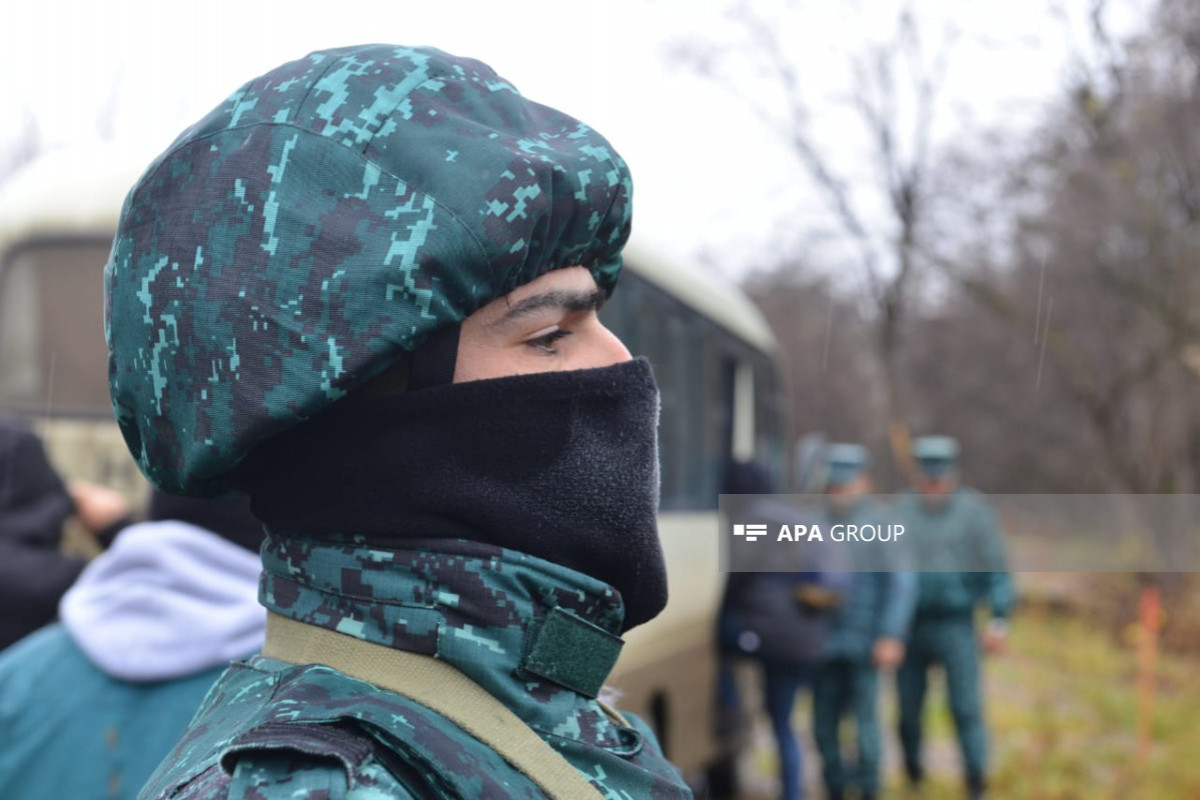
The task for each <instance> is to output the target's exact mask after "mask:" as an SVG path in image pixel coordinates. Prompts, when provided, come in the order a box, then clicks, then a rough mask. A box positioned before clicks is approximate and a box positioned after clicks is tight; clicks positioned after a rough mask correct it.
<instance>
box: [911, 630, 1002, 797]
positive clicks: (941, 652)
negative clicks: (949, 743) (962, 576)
mask: <svg viewBox="0 0 1200 800" xmlns="http://www.w3.org/2000/svg"><path fill="white" fill-rule="evenodd" d="M939 664H940V665H941V666H942V667H944V668H945V670H946V689H947V693H948V694H949V700H950V714H951V716H953V718H954V728H955V731H956V732H957V734H958V745H959V748H960V750H961V751H962V758H963V765H964V767H965V768H966V774H967V778H968V780H976V781H981V780H982V779H983V778H984V776H985V773H986V770H987V734H986V732H985V730H984V723H983V698H982V693H981V692H980V687H979V643H978V641H977V640H976V637H975V624H974V620H973V619H972V618H971V617H970V616H968V615H962V616H954V617H947V618H940V619H920V618H918V619H917V620H916V621H915V622H914V623H913V628H912V634H911V635H910V636H909V640H908V653H907V655H906V656H905V659H904V664H903V665H901V667H900V670H899V672H897V674H896V689H897V693H898V694H899V696H900V743H901V745H902V746H903V748H904V763H905V767H907V769H908V773H909V775H910V776H913V775H921V774H923V770H922V765H921V733H922V732H921V714H922V710H923V708H924V705H925V694H926V690H927V688H928V677H929V670H930V668H931V667H933V666H935V665H939Z"/></svg>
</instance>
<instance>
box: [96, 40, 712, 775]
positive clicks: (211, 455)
mask: <svg viewBox="0 0 1200 800" xmlns="http://www.w3.org/2000/svg"><path fill="white" fill-rule="evenodd" d="M630 199H631V184H630V179H629V174H628V170H627V169H626V166H625V164H624V162H623V161H622V160H621V158H620V157H619V156H618V155H617V154H616V152H614V151H613V149H612V147H611V146H610V145H609V144H608V143H607V142H606V141H605V140H604V139H603V138H602V137H600V136H599V135H598V134H597V133H596V132H594V131H593V130H591V129H590V128H588V127H587V126H586V125H584V124H582V123H580V122H578V121H577V120H574V119H572V118H570V117H568V116H566V115H564V114H562V113H560V112H558V111H555V110H553V109H550V108H547V107H545V106H541V105H538V104H537V103H534V102H531V101H529V100H526V99H525V98H523V97H522V96H521V95H520V94H519V93H518V92H517V91H516V90H515V89H514V88H513V87H512V85H510V84H509V83H507V82H506V81H504V80H503V79H502V78H500V77H498V76H497V75H496V74H495V73H494V72H492V70H491V69H489V68H488V67H486V66H485V65H483V64H480V63H479V62H476V61H470V60H467V59H462V58H456V57H453V56H450V55H447V54H445V53H442V52H440V51H437V50H432V49H427V48H404V47H396V46H390V45H370V46H361V47H348V48H343V49H338V50H330V51H324V52H317V53H313V54H311V55H309V56H307V57H305V58H303V59H300V60H298V61H294V62H291V63H288V64H285V65H283V66H281V67H279V68H277V69H275V70H273V71H271V72H269V73H267V74H266V75H264V76H262V77H260V78H257V79H255V80H253V81H251V82H250V83H248V84H246V86H244V87H243V88H242V89H240V90H238V91H237V92H236V93H235V94H233V95H232V96H231V97H230V98H229V99H228V100H227V101H226V102H225V103H223V104H222V105H220V106H219V107H218V108H217V109H215V110H214V111H213V112H211V113H210V114H209V115H208V116H206V117H205V118H203V119H202V120H201V121H200V122H198V123H197V124H196V125H194V126H193V127H191V128H189V129H188V130H187V131H185V132H184V133H183V134H182V135H181V136H180V138H179V139H178V140H177V141H176V142H175V143H174V144H173V145H172V146H171V147H170V148H169V149H168V150H167V152H166V153H164V154H163V155H162V156H160V157H159V158H158V159H157V160H156V161H155V162H154V163H153V164H152V165H151V166H150V168H149V169H148V170H147V171H146V173H145V174H144V175H143V176H142V177H141V178H140V179H139V181H138V183H137V185H135V186H134V188H133V190H132V191H131V192H130V194H129V196H128V198H127V200H126V202H125V206H124V208H123V211H122V216H121V223H120V226H119V229H118V232H117V236H116V239H115V241H114V244H113V248H112V253H111V257H110V260H109V263H108V265H107V268H106V270H105V288H106V317H105V319H106V335H107V337H108V345H109V352H110V358H109V375H110V384H111V390H112V397H113V407H114V411H115V413H116V416H117V419H118V422H119V424H120V426H121V430H122V432H123V434H124V436H125V439H126V442H127V443H128V444H129V447H130V449H131V451H132V452H133V454H134V456H135V457H136V458H137V460H138V462H139V464H140V465H141V467H142V469H143V470H144V471H145V473H146V474H147V476H149V477H150V479H151V480H152V481H154V482H155V483H156V484H157V485H159V486H160V487H162V488H164V489H166V490H169V491H173V492H178V493H185V494H194V495H213V494H219V493H223V492H226V491H230V490H238V491H243V492H245V493H247V494H249V495H250V497H251V502H252V507H253V509H254V512H255V514H256V516H258V517H259V518H260V519H261V520H262V521H263V522H264V523H265V526H266V530H267V538H266V540H265V543H264V545H263V567H264V572H263V578H262V584H261V592H260V599H261V601H262V603H263V604H264V605H265V606H266V607H267V609H268V611H269V620H270V621H269V624H268V633H267V644H266V646H265V647H264V651H263V652H264V654H263V655H262V656H257V657H254V658H252V659H250V660H248V661H246V662H239V663H236V664H234V665H233V666H232V667H231V668H230V670H229V671H228V672H227V673H226V674H225V675H224V676H223V677H222V678H221V680H220V681H219V682H218V683H217V684H216V685H215V686H214V687H213V689H212V691H211V692H210V693H209V696H208V698H207V699H206V701H205V703H204V705H203V706H202V707H201V709H200V711H199V712H198V713H197V716H196V718H195V719H194V720H193V723H192V725H191V726H190V728H189V729H188V731H187V732H186V733H185V735H184V737H183V739H182V740H181V741H180V742H179V744H178V745H177V746H176V748H175V750H174V751H173V752H172V754H171V755H170V756H168V758H167V759H166V760H165V761H164V762H163V764H162V766H161V767H160V768H159V770H158V772H157V773H156V774H155V776H154V777H153V778H152V779H151V780H150V782H149V783H148V784H147V786H146V787H145V788H144V789H143V793H142V795H141V796H142V797H144V798H165V797H176V798H227V797H228V798H250V797H254V798H275V797H288V798H316V797H322V798H324V797H347V798H367V797H370V798H382V797H399V798H410V797H411V798H417V797H420V798H426V797H434V798H467V797H470V798H485V797H495V798H499V797H504V798H508V797H544V796H555V797H568V796H569V797H583V796H588V795H589V794H590V795H602V796H609V797H617V796H620V797H638V798H643V797H644V798H682V797H689V796H690V793H689V791H688V789H687V788H686V786H685V785H684V784H683V782H682V780H681V778H680V776H679V774H678V773H677V771H676V770H675V769H674V768H673V767H671V765H670V764H668V763H667V762H666V761H665V760H664V759H663V757H662V754H661V752H660V750H659V748H658V744H657V742H656V741H655V739H654V736H653V735H652V733H651V732H650V730H649V729H648V728H647V727H646V726H645V725H644V724H643V723H642V722H641V721H640V720H637V719H636V718H626V717H623V716H621V715H620V714H618V713H616V712H615V711H613V710H612V709H610V708H608V707H607V706H606V705H605V704H604V703H602V702H600V701H599V700H598V699H597V695H598V693H599V690H600V688H601V685H602V683H603V681H604V680H605V678H606V676H607V675H608V672H609V671H610V669H611V667H612V665H613V663H614V661H615V659H616V657H617V654H618V652H619V650H620V645H621V639H620V634H621V633H623V632H624V631H625V630H626V629H628V628H629V627H631V626H633V625H636V624H639V623H641V622H644V621H646V620H648V619H650V618H651V617H653V616H655V615H656V614H657V613H658V612H659V611H660V610H661V609H662V607H663V605H664V604H665V602H666V588H665V587H666V582H665V573H664V565H663V558H662V552H661V548H660V546H659V542H658V537H657V531H656V527H655V525H656V523H655V511H656V504H657V493H658V491H657V490H658V483H657V481H658V467H657V451H656V445H655V427H656V424H657V408H658V400H657V390H656V388H655V385H654V380H653V376H652V375H651V373H650V370H649V367H648V365H647V364H646V362H645V361H643V360H631V359H630V356H629V353H628V351H627V350H626V349H625V348H624V346H623V345H622V344H621V343H620V341H619V340H617V339H616V338H615V337H614V336H613V335H612V334H611V333H610V332H609V331H608V330H607V329H606V328H604V327H603V325H601V324H600V322H599V320H598V318H597V316H596V312H597V310H598V308H599V306H600V304H601V303H602V302H603V300H604V299H605V297H606V296H607V295H608V294H609V293H610V292H611V291H612V290H613V287H614V285H615V283H616V279H617V274H618V272H619V269H620V265H621V257H620V252H621V249H622V247H623V245H624V243H625V241H626V239H627V238H628V235H629V229H630ZM397 659H399V661H397ZM396 663H403V664H405V665H406V666H404V667H403V668H400V669H396V668H393V666H392V665H394V664H396ZM379 664H385V665H388V666H387V667H386V668H385V669H377V668H376V667H377V666H378V665H379ZM446 665H449V667H453V668H454V669H451V670H450V674H447V673H445V672H437V670H444V669H447V667H446ZM435 668H436V669H435ZM427 674H437V675H439V676H441V677H440V678H439V680H442V681H444V687H445V689H444V691H443V692H441V693H440V694H441V695H445V697H441V696H434V697H431V696H429V695H428V694H426V695H420V693H419V692H416V690H415V689H414V690H413V691H411V692H410V691H409V689H408V686H409V685H410V684H411V685H412V686H416V685H417V684H419V683H423V682H425V681H426V678H424V677H421V676H425V675H427ZM464 675H465V678H464V677H463V676H464ZM373 676H382V677H379V678H378V679H376V678H375V677H373ZM466 678H469V681H466V682H465V683H463V681H465V679H466ZM384 684H386V686H384ZM480 687H482V690H485V694H484V695H483V696H485V697H487V698H488V700H489V701H490V702H492V703H495V701H496V700H499V701H501V703H502V707H500V708H499V710H496V709H492V710H489V711H486V712H480V713H477V714H473V713H472V709H482V708H484V706H483V705H482V704H481V703H482V701H480V703H477V704H476V705H471V704H470V703H468V704H467V706H466V709H467V712H466V714H465V715H464V714H462V713H461V711H462V707H461V705H460V706H458V707H454V708H452V706H454V703H455V702H457V701H458V700H460V699H461V697H464V696H470V697H476V695H474V694H472V692H473V691H478V690H479V688H480ZM414 694H415V695H418V696H420V699H417V696H414ZM435 694H438V693H435ZM435 701H436V702H435ZM443 701H444V702H443ZM472 702H474V701H472ZM447 703H448V704H449V705H447ZM431 706H437V708H436V709H435V708H433V707H431ZM489 708H490V707H489ZM493 711H495V713H492V712H493ZM501 712H503V713H501ZM510 712H511V713H512V714H515V717H514V720H518V721H519V725H520V728H521V731H523V732H524V733H529V732H532V735H531V736H530V738H531V739H532V740H534V744H535V745H536V747H531V748H529V749H530V751H531V752H533V751H536V752H537V753H538V754H539V755H538V756H537V757H536V758H533V759H532V762H531V761H530V760H529V759H528V758H525V757H524V756H522V755H521V754H520V753H514V752H513V748H512V747H507V746H502V745H503V744H504V743H503V742H501V741H499V740H500V739H501V738H502V737H497V736H494V735H492V734H491V733H487V730H488V725H489V724H491V722H494V720H493V719H492V718H493V717H495V718H497V719H499V718H502V717H504V715H505V714H509V713H510ZM485 718H486V719H485ZM509 730H512V729H509ZM517 733H518V732H515V731H514V732H513V737H512V738H514V739H520V740H521V741H522V742H524V741H525V739H523V738H522V737H521V736H518V735H517ZM538 748H544V750H543V749H538ZM551 762H561V764H562V766H563V767H564V768H565V769H566V773H567V776H566V778H564V780H568V779H573V780H574V781H576V782H577V783H576V784H569V783H568V785H577V786H581V787H582V789H581V790H580V791H579V792H574V791H573V790H570V789H568V790H563V789H562V788H561V786H562V785H563V784H562V783H561V782H560V781H557V780H556V781H550V780H548V779H546V777H545V776H544V775H541V774H539V773H542V772H543V771H546V770H549V771H553V770H555V769H557V767H556V766H555V764H552V763H551ZM530 763H532V767H530Z"/></svg>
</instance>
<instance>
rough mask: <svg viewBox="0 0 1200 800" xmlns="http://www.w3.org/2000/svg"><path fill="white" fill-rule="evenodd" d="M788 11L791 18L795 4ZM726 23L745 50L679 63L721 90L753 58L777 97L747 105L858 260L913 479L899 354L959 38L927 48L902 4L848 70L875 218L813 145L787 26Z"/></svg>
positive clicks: (740, 10)
mask: <svg viewBox="0 0 1200 800" xmlns="http://www.w3.org/2000/svg"><path fill="white" fill-rule="evenodd" d="M788 10H789V11H794V10H795V5H794V4H792V5H790V6H789V7H788ZM728 16H729V18H730V19H731V20H732V21H733V22H734V23H735V24H736V25H737V26H738V27H739V28H740V29H741V30H742V31H744V33H745V34H746V46H745V48H742V49H733V48H730V47H728V46H722V45H717V44H714V43H712V42H697V41H690V42H684V43H682V44H680V45H679V46H677V47H676V48H675V49H674V50H673V53H672V54H673V57H674V58H675V59H676V60H678V61H679V62H681V63H684V64H686V65H688V66H690V67H691V68H692V69H694V70H696V71H697V72H698V73H700V74H702V75H705V76H707V77H709V78H711V79H713V80H717V81H725V82H728V71H727V70H726V69H725V68H726V67H727V66H728V65H729V63H730V62H731V61H733V60H736V59H748V60H750V61H751V62H753V63H754V64H755V66H756V67H757V68H758V70H759V72H760V73H761V74H762V75H764V76H765V78H766V79H767V80H769V81H771V82H773V83H774V84H775V86H776V87H777V88H778V90H779V91H778V96H779V97H780V98H781V102H780V103H779V104H778V105H775V104H761V103H760V104H756V103H755V101H753V100H749V99H748V100H747V102H748V103H750V104H751V106H752V107H753V108H754V111H755V112H756V113H757V114H758V115H759V116H760V117H761V118H762V119H763V121H764V122H765V123H766V124H767V125H769V126H770V127H771V129H773V130H774V131H775V132H776V133H777V134H778V135H779V136H780V137H781V139H782V140H783V141H784V142H785V143H786V145H787V146H788V148H789V150H790V151H791V152H792V153H793V154H794V156H795V158H796V160H797V163H798V164H799V166H800V167H801V168H802V169H803V171H804V173H805V174H806V175H807V177H808V178H809V180H810V181H811V183H812V184H813V186H815V187H816V189H817V191H818V192H819V194H820V196H821V198H822V199H823V201H824V203H825V204H826V206H827V207H828V208H829V210H830V211H831V213H832V215H833V217H834V219H835V220H836V222H837V226H838V228H839V229H840V232H841V235H842V236H843V237H844V239H845V241H846V242H847V243H848V244H849V247H850V249H851V251H852V252H853V256H852V260H853V263H854V265H855V268H856V272H857V275H858V279H859V281H860V282H861V284H862V285H863V286H864V287H865V291H866V295H867V297H868V299H869V304H870V307H871V311H872V313H871V317H872V323H873V335H872V336H871V342H872V343H873V347H871V348H870V350H871V351H873V352H874V354H875V355H876V357H877V358H878V362H879V366H880V373H881V375H882V381H883V394H884V398H885V401H884V409H885V414H884V416H885V418H886V420H887V427H888V435H889V440H890V442H891V445H892V448H893V453H894V455H896V457H897V460H898V463H899V464H900V465H901V467H902V469H905V470H907V466H908V462H907V453H908V448H907V440H908V430H909V424H910V407H909V403H908V400H907V394H908V390H907V386H906V381H905V380H904V376H903V375H902V374H901V369H900V352H901V349H902V343H903V337H904V333H905V327H906V322H907V315H908V312H909V309H910V305H911V300H912V296H913V292H914V285H915V283H916V281H917V280H918V278H919V273H920V271H921V263H922V256H921V252H922V250H921V247H920V241H921V237H922V235H923V226H924V222H925V218H926V215H927V210H928V206H929V200H930V197H929V192H928V177H929V168H930V159H931V153H932V141H931V137H932V128H933V123H934V119H935V116H936V113H937V109H938V101H939V92H940V90H941V87H942V85H943V83H944V78H945V74H946V68H947V63H948V56H949V54H950V51H951V49H952V46H953V44H954V41H955V39H956V36H957V34H956V32H955V31H954V30H953V29H952V28H947V29H946V30H945V31H943V33H942V35H941V38H940V41H939V42H937V43H936V45H935V46H933V47H930V46H929V44H928V43H927V42H926V41H925V38H924V35H923V32H922V31H921V27H920V26H919V25H918V22H917V18H916V16H915V14H914V13H913V10H912V8H911V6H907V5H906V6H905V7H904V8H903V9H902V10H901V11H900V12H899V14H898V15H897V18H896V22H895V26H894V30H893V32H892V34H891V36H890V38H888V39H887V40H886V41H884V42H881V43H877V44H872V45H870V46H868V47H867V48H866V50H865V51H863V52H861V53H859V54H857V55H855V56H853V57H852V58H851V60H850V63H849V64H847V69H848V70H849V76H850V80H851V85H852V87H853V88H852V96H851V99H850V103H851V107H852V108H853V109H854V111H855V112H856V118H857V119H858V121H859V123H860V124H861V126H862V131H863V132H864V133H865V134H866V139H867V141H868V142H869V143H870V144H869V152H868V153H865V154H864V156H865V157H866V159H867V160H869V162H870V163H871V164H872V165H873V170H872V178H871V181H872V182H873V183H874V184H875V186H874V188H875V189H876V190H877V191H878V192H879V193H880V194H881V195H882V196H883V197H884V198H885V206H886V213H885V214H883V215H878V214H869V213H867V212H865V211H864V210H863V209H862V208H861V202H860V200H859V198H858V196H857V195H856V192H855V187H854V185H853V184H852V183H851V182H850V181H848V180H847V179H846V177H844V176H843V175H842V174H839V172H838V170H837V168H836V167H835V165H834V163H833V160H832V159H831V158H830V156H829V154H828V153H826V152H825V151H824V150H823V149H822V147H821V145H820V144H819V143H818V140H817V138H816V137H815V136H814V131H813V127H814V120H813V111H812V101H811V95H812V94H813V87H811V86H807V85H805V82H804V80H803V79H802V77H801V75H800V73H799V70H798V65H797V63H796V60H795V59H794V58H793V56H792V54H791V53H790V52H789V49H788V47H787V45H786V43H785V41H784V40H783V38H782V34H781V30H782V27H783V26H782V25H781V24H780V23H781V20H779V19H775V18H771V17H768V16H765V15H764V14H762V13H761V12H760V11H759V10H757V9H756V8H755V6H754V5H753V4H752V3H750V2H749V1H748V0H739V2H736V3H734V4H733V5H732V6H731V7H730V8H729V10H728ZM905 111H906V112H907V113H904V112H905Z"/></svg>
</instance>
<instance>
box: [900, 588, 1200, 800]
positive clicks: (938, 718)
mask: <svg viewBox="0 0 1200 800" xmlns="http://www.w3.org/2000/svg"><path fill="white" fill-rule="evenodd" d="M1198 667H1200V661H1198V660H1197V659H1196V658H1195V657H1194V656H1189V657H1183V656H1172V655H1170V654H1162V655H1160V660H1159V665H1158V673H1157V674H1158V692H1157V695H1156V699H1155V704H1154V715H1153V727H1152V737H1151V746H1150V748H1149V750H1148V752H1147V753H1145V754H1144V755H1140V754H1139V753H1138V746H1137V744H1138V743H1137V734H1136V730H1137V719H1138V694H1137V685H1136V680H1137V658H1136V653H1135V650H1134V648H1133V647H1132V646H1131V645H1129V644H1127V643H1124V642H1118V641H1115V640H1114V638H1113V637H1112V636H1111V635H1110V634H1109V633H1108V632H1107V631H1105V630H1103V629H1102V628H1101V627H1100V626H1098V625H1095V624H1093V623H1090V622H1089V621H1087V620H1085V619H1078V618H1072V617H1069V616H1062V615H1052V614H1049V613H1046V612H1043V611H1039V610H1037V609H1033V610H1031V611H1028V612H1026V613H1025V614H1023V615H1021V616H1018V617H1017V619H1016V622H1015V624H1014V625H1013V629H1012V634H1011V637H1010V646H1009V651H1008V653H1007V654H1005V655H1004V656H1001V657H999V658H993V659H990V660H988V661H987V663H986V666H985V670H986V683H987V702H988V708H987V716H988V721H989V726H990V734H991V752H992V764H993V770H992V773H993V774H992V781H991V787H992V789H991V792H990V793H989V797H991V798H993V800H1085V799H1086V800H1109V799H1110V798H1111V800H1118V798H1119V800H1200V680H1197V677H1198V676H1200V669H1198ZM944 696H945V695H944V692H943V691H941V688H940V687H938V688H937V689H935V690H934V691H933V692H932V695H931V699H933V700H934V701H935V702H934V703H931V704H930V708H929V709H928V710H927V713H928V715H929V717H928V728H927V731H928V734H927V738H928V740H929V742H928V745H927V746H928V748H929V749H930V750H931V751H932V752H933V753H935V754H936V753H938V752H940V753H941V754H942V755H943V758H941V759H940V760H938V759H934V762H935V763H933V764H931V766H930V769H931V775H930V781H929V786H928V787H927V789H926V791H925V792H924V793H923V794H922V800H951V798H961V797H962V796H963V792H962V784H961V782H960V779H959V777H958V759H957V751H956V750H955V748H954V735H953V729H952V725H951V724H950V722H949V712H948V710H947V709H946V707H945V701H944ZM893 730H894V728H893ZM935 770H936V771H935ZM891 783H893V784H894V787H895V788H899V787H901V786H902V783H901V781H900V780H899V778H898V776H894V775H893V776H892V777H891ZM897 794H898V796H904V795H903V794H902V793H900V792H897Z"/></svg>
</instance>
